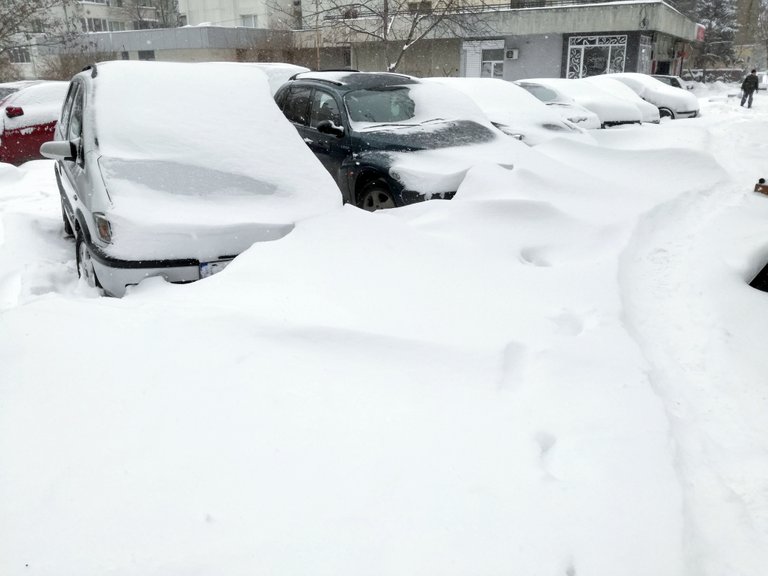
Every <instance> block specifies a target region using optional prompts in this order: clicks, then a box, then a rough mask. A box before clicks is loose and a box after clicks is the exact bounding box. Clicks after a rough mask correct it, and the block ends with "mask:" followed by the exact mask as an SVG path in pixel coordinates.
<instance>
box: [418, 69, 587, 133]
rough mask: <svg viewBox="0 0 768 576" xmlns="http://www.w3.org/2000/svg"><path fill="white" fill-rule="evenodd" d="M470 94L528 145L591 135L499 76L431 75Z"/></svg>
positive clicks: (497, 123) (494, 119)
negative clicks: (447, 76)
mask: <svg viewBox="0 0 768 576" xmlns="http://www.w3.org/2000/svg"><path fill="white" fill-rule="evenodd" d="M428 80H430V81H432V82H437V83H440V84H443V85H444V86H449V87H451V88H454V89H456V90H458V91H459V92H463V93H464V94H466V95H467V96H469V97H470V98H471V99H472V100H473V101H474V102H475V104H477V105H478V106H479V107H480V110H482V111H483V113H484V114H485V115H486V116H487V117H488V119H489V120H490V121H491V123H492V124H493V125H494V126H496V127H497V128H498V129H499V130H501V131H502V132H504V133H505V134H508V135H510V136H513V137H515V138H518V139H520V140H522V141H523V142H524V143H525V144H528V145H529V146H535V145H536V144H541V143H542V142H546V141H547V140H551V139H552V138H558V137H559V138H572V139H581V140H586V139H591V136H589V135H587V133H586V132H585V131H584V130H582V129H581V128H577V127H576V126H575V125H573V124H571V123H570V122H568V121H567V120H563V119H562V117H561V116H560V115H559V114H558V113H557V112H556V111H554V110H552V109H551V108H548V107H547V105H546V104H544V103H543V102H541V101H540V100H539V99H538V98H536V97H535V96H533V95H532V94H531V93H530V92H528V91H527V90H525V89H524V88H521V87H520V86H518V85H516V84H513V83H512V82H507V81H506V80H501V79H498V78H429V79H428Z"/></svg>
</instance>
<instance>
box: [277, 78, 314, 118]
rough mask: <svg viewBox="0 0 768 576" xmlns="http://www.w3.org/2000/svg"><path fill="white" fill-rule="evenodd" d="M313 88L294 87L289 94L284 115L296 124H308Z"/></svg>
mask: <svg viewBox="0 0 768 576" xmlns="http://www.w3.org/2000/svg"><path fill="white" fill-rule="evenodd" d="M310 92H311V88H303V87H294V88H291V90H290V91H289V92H288V98H286V100H285V108H283V113H284V114H285V117H286V118H288V120H290V121H291V122H295V123H296V124H307V115H308V114H309V94H310Z"/></svg>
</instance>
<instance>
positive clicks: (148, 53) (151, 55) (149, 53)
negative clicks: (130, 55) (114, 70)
mask: <svg viewBox="0 0 768 576" xmlns="http://www.w3.org/2000/svg"><path fill="white" fill-rule="evenodd" d="M154 59H155V51H154V50H139V60H154Z"/></svg>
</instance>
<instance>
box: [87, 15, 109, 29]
mask: <svg viewBox="0 0 768 576" xmlns="http://www.w3.org/2000/svg"><path fill="white" fill-rule="evenodd" d="M80 27H81V28H82V30H83V32H106V31H107V30H109V25H108V24H107V21H106V20H104V19H103V18H80Z"/></svg>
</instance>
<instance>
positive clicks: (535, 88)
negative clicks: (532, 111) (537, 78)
mask: <svg viewBox="0 0 768 576" xmlns="http://www.w3.org/2000/svg"><path fill="white" fill-rule="evenodd" d="M514 84H515V85H516V86H520V87H521V88H523V89H524V90H525V91H526V92H528V93H529V94H531V95H532V96H534V97H535V98H536V99H537V100H539V101H540V102H543V103H544V104H546V105H547V107H549V108H551V109H552V110H553V111H554V112H556V113H557V114H559V115H560V117H561V118H563V119H564V120H568V121H569V122H571V123H572V124H573V125H575V126H578V127H579V128H583V129H585V130H595V129H597V128H600V118H599V117H598V116H597V114H595V113H594V112H592V111H591V110H587V109H586V108H584V106H581V105H579V104H577V103H576V100H574V99H573V98H571V97H570V96H566V95H565V94H564V93H563V92H560V91H557V90H553V89H551V88H548V87H546V86H544V85H542V84H536V83H530V82H527V81H525V80H520V81H518V82H515V83H514Z"/></svg>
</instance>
